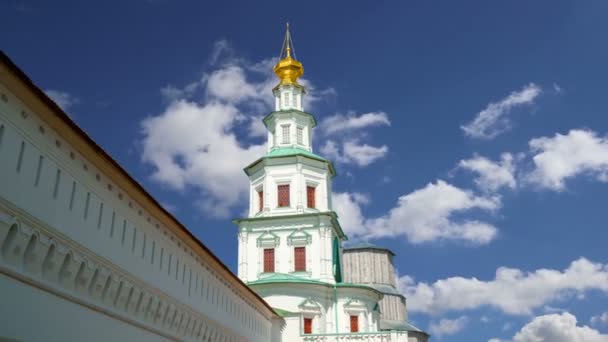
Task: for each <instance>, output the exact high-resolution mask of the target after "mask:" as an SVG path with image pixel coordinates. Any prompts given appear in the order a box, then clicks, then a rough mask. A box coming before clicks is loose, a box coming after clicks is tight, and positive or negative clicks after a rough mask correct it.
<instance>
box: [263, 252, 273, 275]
mask: <svg viewBox="0 0 608 342" xmlns="http://www.w3.org/2000/svg"><path fill="white" fill-rule="evenodd" d="M264 272H265V273H274V248H265V249H264Z"/></svg>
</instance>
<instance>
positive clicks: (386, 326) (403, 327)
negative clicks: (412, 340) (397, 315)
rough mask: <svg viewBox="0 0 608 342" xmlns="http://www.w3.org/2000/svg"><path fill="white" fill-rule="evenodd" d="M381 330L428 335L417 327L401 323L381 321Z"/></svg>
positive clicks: (408, 323) (404, 322)
mask: <svg viewBox="0 0 608 342" xmlns="http://www.w3.org/2000/svg"><path fill="white" fill-rule="evenodd" d="M380 329H381V330H397V331H416V332H420V333H423V334H425V335H428V334H427V333H426V332H425V331H423V330H421V329H419V328H417V327H415V326H414V325H412V324H411V323H410V322H406V321H401V322H395V321H385V320H380Z"/></svg>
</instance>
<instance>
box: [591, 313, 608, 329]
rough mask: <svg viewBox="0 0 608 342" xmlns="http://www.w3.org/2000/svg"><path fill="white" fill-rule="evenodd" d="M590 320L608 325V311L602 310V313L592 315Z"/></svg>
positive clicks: (592, 322)
mask: <svg viewBox="0 0 608 342" xmlns="http://www.w3.org/2000/svg"><path fill="white" fill-rule="evenodd" d="M589 321H590V322H591V324H594V325H600V324H602V325H606V326H608V311H606V312H602V313H601V314H600V315H596V316H593V317H591V319H590V320H589Z"/></svg>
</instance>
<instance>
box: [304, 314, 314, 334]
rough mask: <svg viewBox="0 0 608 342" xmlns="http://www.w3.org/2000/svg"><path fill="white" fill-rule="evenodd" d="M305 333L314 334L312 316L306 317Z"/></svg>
mask: <svg viewBox="0 0 608 342" xmlns="http://www.w3.org/2000/svg"><path fill="white" fill-rule="evenodd" d="M304 333H305V334H312V318H306V317H305V318H304Z"/></svg>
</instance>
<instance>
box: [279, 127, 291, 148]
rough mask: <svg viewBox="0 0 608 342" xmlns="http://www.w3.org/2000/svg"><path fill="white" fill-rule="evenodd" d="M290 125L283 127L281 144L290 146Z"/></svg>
mask: <svg viewBox="0 0 608 342" xmlns="http://www.w3.org/2000/svg"><path fill="white" fill-rule="evenodd" d="M290 134H291V132H290V125H281V144H283V145H287V144H290V143H291V141H290Z"/></svg>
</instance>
